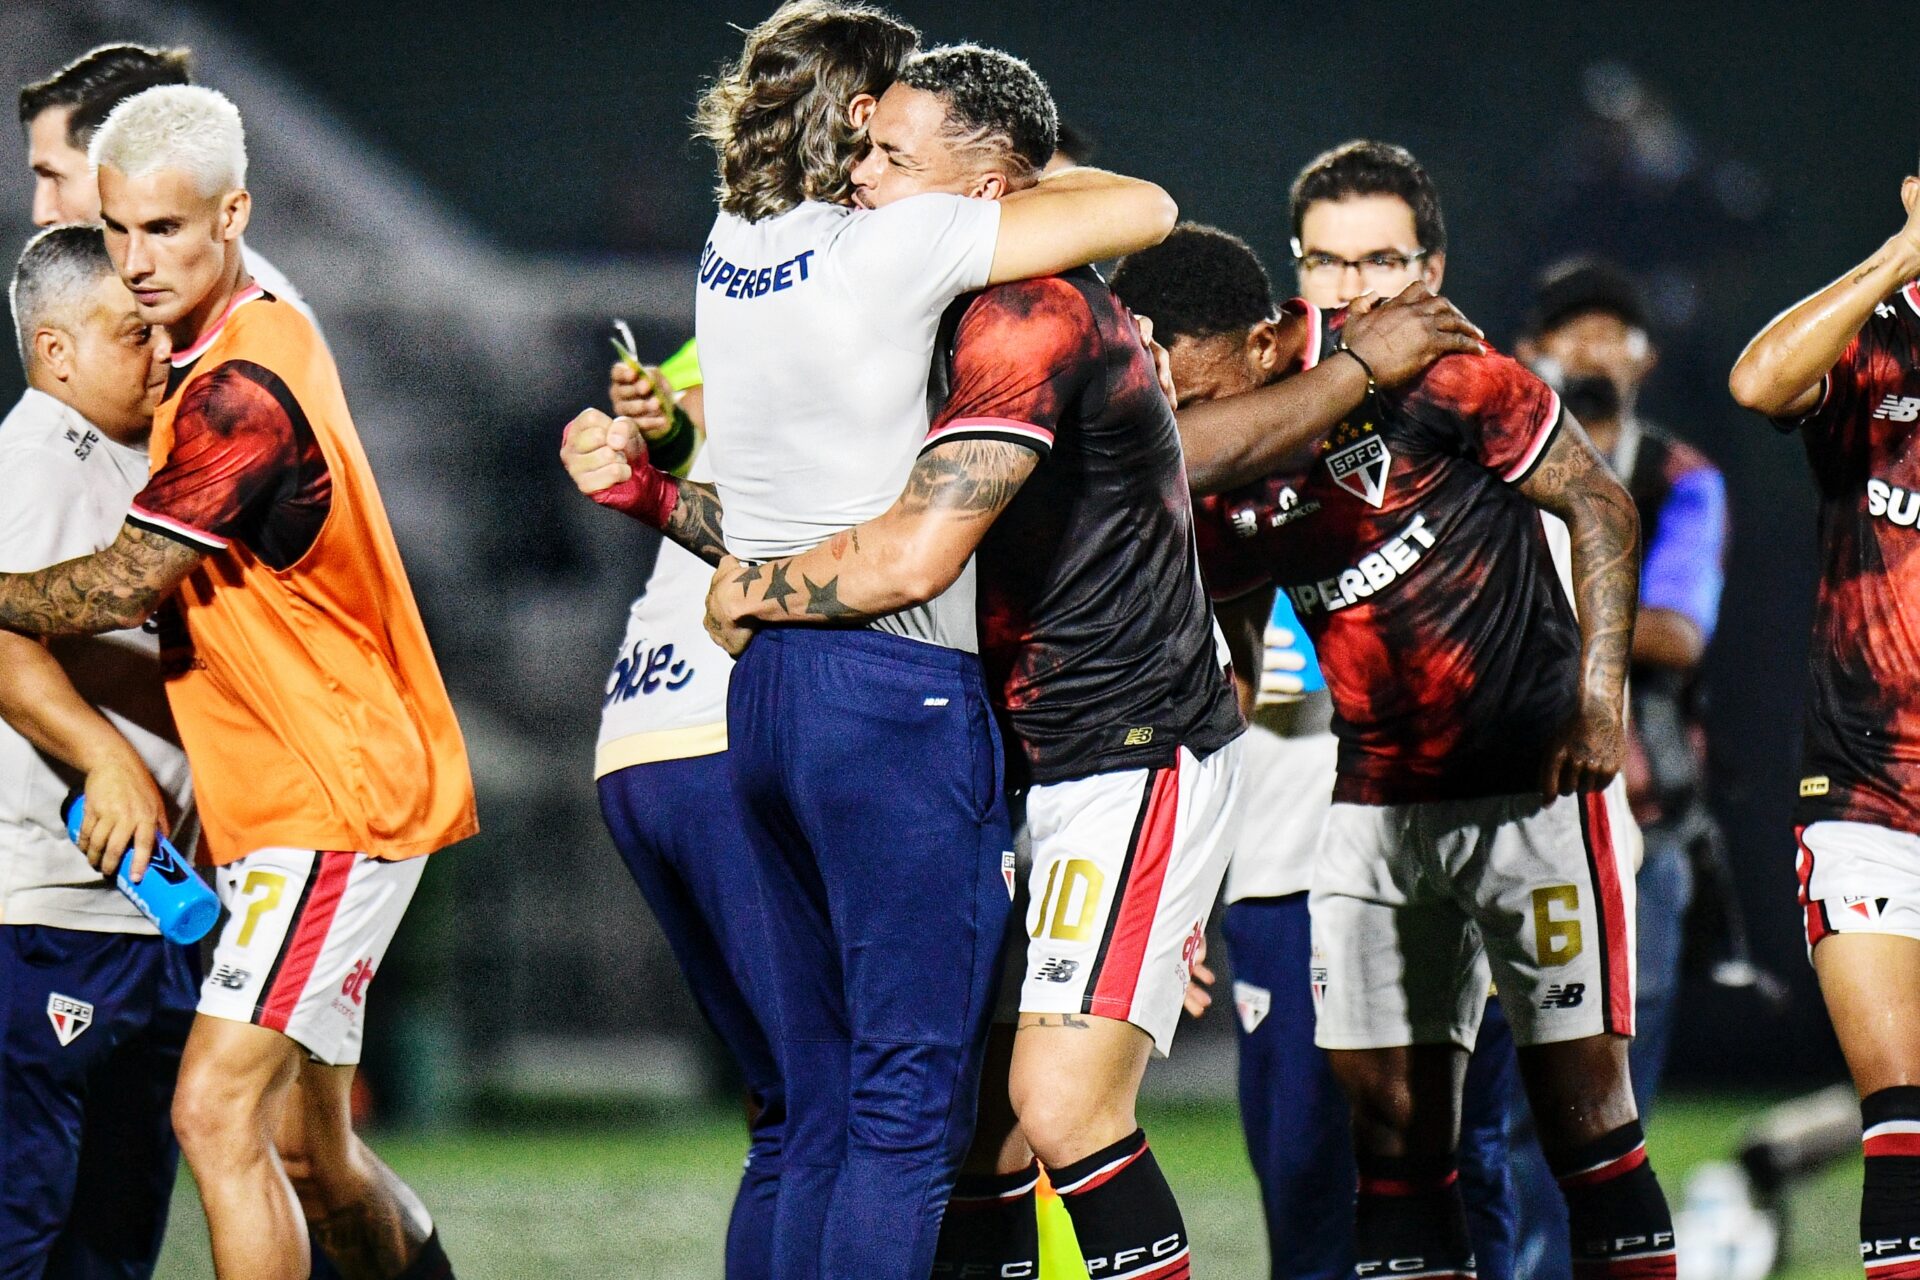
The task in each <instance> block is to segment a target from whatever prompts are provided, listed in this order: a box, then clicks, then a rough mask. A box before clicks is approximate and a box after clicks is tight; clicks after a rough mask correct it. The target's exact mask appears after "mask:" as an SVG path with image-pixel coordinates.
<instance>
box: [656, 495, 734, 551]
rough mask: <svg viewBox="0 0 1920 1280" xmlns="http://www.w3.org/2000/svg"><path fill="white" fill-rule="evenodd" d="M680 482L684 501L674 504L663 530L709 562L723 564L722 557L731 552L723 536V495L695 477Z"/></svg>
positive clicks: (681, 499) (681, 497)
mask: <svg viewBox="0 0 1920 1280" xmlns="http://www.w3.org/2000/svg"><path fill="white" fill-rule="evenodd" d="M679 483H680V501H678V502H676V503H675V504H674V507H673V514H672V515H670V516H668V517H667V527H666V528H665V529H664V530H662V532H664V533H665V534H666V535H667V536H668V537H669V538H672V539H673V540H674V541H675V542H677V543H679V544H680V545H681V546H683V547H685V548H686V549H687V550H689V551H691V552H693V554H695V555H697V556H699V557H700V558H701V559H702V560H705V561H706V562H707V563H708V564H719V563H720V557H721V556H724V555H726V554H727V544H726V542H725V540H724V539H722V538H721V536H720V514H721V511H720V495H719V494H718V493H716V492H714V488H713V486H712V485H710V484H701V483H699V482H698V481H695V480H682V481H680V482H679Z"/></svg>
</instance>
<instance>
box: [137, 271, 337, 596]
mask: <svg viewBox="0 0 1920 1280" xmlns="http://www.w3.org/2000/svg"><path fill="white" fill-rule="evenodd" d="M268 296H269V297H271V295H268ZM332 504H333V477H332V475H331V473H330V472H329V471H328V469H327V459H326V456H325V454H324V453H322V452H321V449H320V441H319V439H318V438H317V437H316V436H315V435H314V433H313V427H312V426H311V425H310V424H309V423H308V421H307V415H306V411H305V410H304V409H302V408H301V407H300V402H299V401H298V400H297V399H295V398H294V394H293V392H292V391H291V390H290V389H289V388H288V387H287V384H286V383H285V382H284V381H282V380H281V378H280V376H279V375H278V374H276V373H274V372H273V370H271V369H268V368H266V367H265V366H263V365H259V364H255V363H254V362H253V361H251V360H229V361H227V362H226V363H225V364H222V365H221V366H220V367H219V368H217V369H215V370H214V371H213V372H212V373H209V374H208V375H207V376H206V377H204V378H200V379H198V380H197V381H195V382H193V383H191V384H189V385H188V387H187V389H186V391H185V392H183V393H182V397H181V401H180V410H179V412H178V413H177V414H176V415H175V417H174V444H173V449H172V451H171V452H170V453H169V454H168V455H167V460H166V462H165V464H163V465H162V466H161V467H160V469H159V470H158V471H156V472H154V473H153V475H152V476H150V477H148V479H147V487H146V488H144V489H142V490H141V491H140V493H139V494H138V495H137V496H136V497H135V498H134V500H133V509H132V510H131V511H130V512H129V513H128V515H127V521H128V523H129V524H134V525H138V526H140V527H142V528H146V529H150V530H152V531H154V532H156V533H162V534H165V535H167V536H168V537H170V538H174V539H176V540H178V541H181V542H185V543H187V544H188V545H190V546H193V547H196V548H198V549H199V550H202V551H219V550H224V549H225V548H226V546H227V545H228V544H229V543H231V542H238V543H240V544H241V545H242V546H244V547H245V548H246V549H247V550H248V551H250V552H252V553H253V554H254V555H255V556H257V557H258V558H259V559H260V560H261V562H262V563H264V564H266V565H267V566H268V567H269V568H272V569H287V568H291V567H292V566H293V565H294V563H295V562H297V561H298V560H299V559H300V558H301V557H302V556H304V555H306V553H307V551H308V549H309V548H311V547H312V546H313V544H314V541H315V539H317V538H318V537H319V536H320V529H321V527H322V526H323V525H325V524H326V520H327V513H328V511H330V510H331V509H332Z"/></svg>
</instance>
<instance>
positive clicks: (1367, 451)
mask: <svg viewBox="0 0 1920 1280" xmlns="http://www.w3.org/2000/svg"><path fill="white" fill-rule="evenodd" d="M1392 466H1393V455H1392V454H1390V453H1388V452H1387V442H1386V441H1385V440H1382V439H1381V438H1380V437H1379V436H1375V435H1370V436H1364V437H1362V438H1361V439H1359V440H1356V441H1354V442H1353V443H1352V444H1350V445H1348V446H1347V447H1346V448H1344V449H1339V450H1336V451H1334V452H1333V453H1330V454H1328V455H1327V470H1328V471H1330V472H1332V473H1333V482H1334V483H1335V484H1337V485H1339V486H1340V487H1341V488H1342V489H1345V490H1346V491H1347V492H1348V493H1350V494H1352V495H1353V496H1354V497H1356V498H1358V499H1360V500H1361V501H1362V502H1365V503H1366V504H1367V505H1369V506H1372V507H1382V506H1385V505H1386V502H1387V471H1388V469H1389V468H1390V467H1392Z"/></svg>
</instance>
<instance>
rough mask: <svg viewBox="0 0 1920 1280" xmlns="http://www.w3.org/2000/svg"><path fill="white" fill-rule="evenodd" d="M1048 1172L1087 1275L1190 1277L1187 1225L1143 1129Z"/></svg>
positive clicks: (1153, 1279)
mask: <svg viewBox="0 0 1920 1280" xmlns="http://www.w3.org/2000/svg"><path fill="white" fill-rule="evenodd" d="M1047 1173H1048V1175H1049V1176H1050V1177H1051V1178H1052V1179H1053V1187H1054V1190H1056V1191H1058V1192H1059V1193H1060V1203H1062V1204H1064V1205H1065V1206H1066V1207H1067V1215H1068V1216H1069V1217H1071V1218H1072V1219H1073V1234H1074V1235H1076V1236H1077V1237H1079V1239H1080V1254H1081V1256H1082V1257H1084V1258H1085V1259H1086V1260H1087V1270H1088V1271H1089V1272H1091V1273H1092V1274H1094V1275H1096V1276H1099V1277H1100V1278H1101V1280H1191V1277H1192V1275H1193V1264H1192V1262H1191V1261H1189V1260H1188V1257H1187V1224H1186V1223H1185V1222H1184V1221H1182V1219H1181V1217H1180V1206H1179V1205H1178V1204H1177V1203H1175V1201H1174V1198H1173V1188H1171V1187H1169V1186H1168V1185H1167V1179H1166V1176H1165V1175H1164V1174H1162V1173H1161V1172H1160V1164H1159V1162H1158V1161H1156V1160H1155V1159H1154V1158H1153V1152H1152V1151H1151V1150H1149V1149H1148V1147H1147V1134H1146V1131H1145V1130H1144V1129H1135V1130H1134V1131H1133V1132H1132V1133H1131V1134H1129V1135H1128V1136H1127V1137H1124V1138H1122V1139H1120V1141H1118V1142H1116V1143H1114V1144H1113V1145H1112V1146H1110V1147H1103V1148H1101V1149H1100V1150H1099V1151H1096V1152H1094V1153H1093V1154H1092V1155H1090V1156H1088V1157H1087V1158H1086V1159H1084V1160H1075V1161H1074V1162H1073V1163H1072V1164H1068V1165H1062V1166H1060V1167H1059V1168H1058V1169H1049V1170H1048V1171H1047Z"/></svg>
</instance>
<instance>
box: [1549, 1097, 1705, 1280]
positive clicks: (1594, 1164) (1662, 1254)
mask: <svg viewBox="0 0 1920 1280" xmlns="http://www.w3.org/2000/svg"><path fill="white" fill-rule="evenodd" d="M1547 1163H1548V1164H1549V1165H1550V1166H1552V1168H1553V1176H1554V1177H1555V1178H1556V1179H1558V1180H1559V1183H1560V1191H1561V1194H1562V1195H1564V1196H1565V1197H1566V1199H1567V1224H1568V1228H1569V1231H1570V1234H1571V1237H1572V1245H1573V1276H1574V1280H1672V1277H1673V1275H1674V1266H1675V1262H1674V1252H1673V1215H1672V1214H1670V1213H1668V1212H1667V1197H1666V1194H1665V1193H1664V1192H1662V1191H1661V1190H1660V1179H1658V1178H1656V1177H1655V1176H1654V1174H1653V1166H1652V1165H1651V1164H1649V1163H1647V1142H1646V1136H1645V1134H1643V1133H1642V1132H1641V1130H1640V1122H1639V1121H1638V1120H1635V1121H1632V1122H1630V1123H1628V1124H1623V1125H1621V1126H1620V1127H1619V1128H1618V1129H1615V1130H1614V1131H1613V1132H1612V1133H1608V1134H1604V1135H1602V1136H1601V1137H1599V1138H1596V1139H1594V1140H1593V1141H1592V1142H1589V1143H1587V1144H1585V1145H1584V1146H1579V1147H1574V1148H1572V1149H1570V1150H1566V1151H1550V1152H1548V1153H1547Z"/></svg>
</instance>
